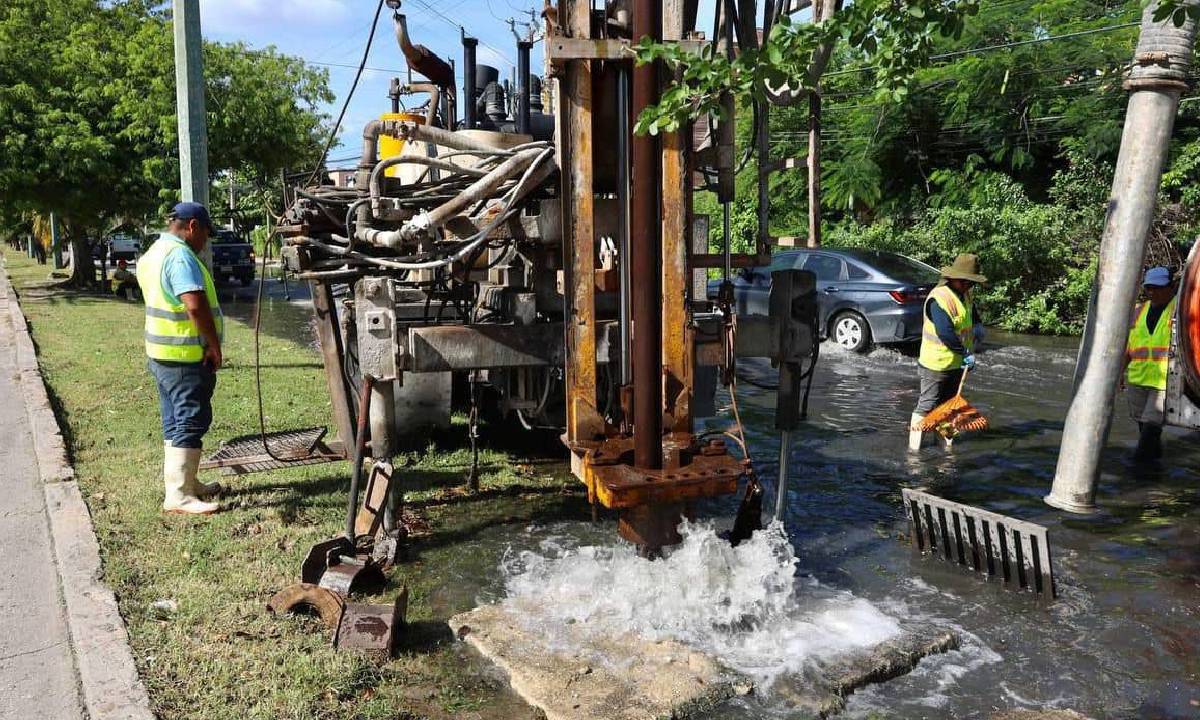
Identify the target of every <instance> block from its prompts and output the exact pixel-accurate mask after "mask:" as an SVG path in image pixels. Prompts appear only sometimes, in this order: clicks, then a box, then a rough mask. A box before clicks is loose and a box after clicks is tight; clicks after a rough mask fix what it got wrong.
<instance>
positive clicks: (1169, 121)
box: [1045, 0, 1197, 513]
mask: <svg viewBox="0 0 1200 720" xmlns="http://www.w3.org/2000/svg"><path fill="white" fill-rule="evenodd" d="M1196 2H1197V0H1186V3H1185V4H1188V5H1192V4H1195V3H1196ZM1157 6H1158V2H1157V0H1156V2H1154V3H1151V4H1150V5H1148V6H1147V7H1146V8H1145V10H1144V11H1143V13H1142V29H1141V37H1140V38H1139V40H1138V45H1137V50H1136V52H1135V53H1134V58H1133V69H1132V70H1131V71H1130V73H1129V77H1128V79H1127V80H1126V81H1125V88H1126V89H1127V90H1128V91H1129V93H1130V95H1129V106H1128V109H1127V110H1126V112H1125V130H1124V133H1123V134H1122V136H1121V150H1120V154H1119V155H1118V157H1117V168H1116V174H1115V175H1114V176H1113V185H1112V193H1111V194H1110V195H1109V201H1108V217H1107V219H1106V221H1105V225H1104V235H1103V237H1102V240H1101V243H1100V268H1099V272H1098V273H1097V276H1096V282H1097V286H1098V287H1097V289H1096V293H1095V297H1096V302H1095V304H1094V305H1093V306H1092V309H1091V313H1092V315H1093V316H1094V317H1089V318H1088V325H1089V326H1090V327H1091V329H1092V332H1091V333H1090V337H1089V338H1088V342H1085V344H1084V347H1083V348H1082V349H1081V351H1080V354H1079V359H1078V363H1079V367H1078V368H1077V369H1076V373H1075V376H1076V378H1078V385H1077V387H1076V389H1075V394H1074V396H1073V397H1072V399H1071V405H1070V408H1069V409H1068V411H1067V419H1066V425H1065V428H1064V430H1063V438H1062V447H1061V448H1060V450H1059V454H1058V468H1057V469H1056V470H1055V473H1054V484H1053V486H1052V487H1051V490H1050V494H1049V495H1047V496H1046V497H1045V501H1046V503H1047V504H1048V505H1051V506H1052V507H1056V508H1059V509H1060V510H1066V511H1068V512H1075V513H1090V512H1095V510H1096V502H1095V501H1096V481H1097V479H1098V478H1099V475H1100V454H1101V452H1102V451H1103V449H1104V445H1105V443H1106V441H1107V440H1108V432H1109V428H1110V426H1111V423H1112V412H1113V404H1114V401H1115V399H1116V394H1117V385H1118V383H1119V381H1120V375H1121V371H1122V368H1123V367H1124V358H1125V342H1126V335H1127V333H1128V332H1129V310H1130V308H1132V307H1133V301H1134V299H1135V298H1136V296H1137V291H1138V276H1139V275H1140V274H1141V270H1142V262H1143V259H1144V256H1145V252H1146V235H1147V234H1148V233H1149V231H1150V223H1151V221H1152V220H1153V219H1154V208H1155V200H1156V198H1157V193H1158V187H1159V183H1160V182H1161V180H1162V168H1163V163H1164V161H1165V160H1166V156H1167V147H1168V145H1169V143H1170V141H1171V132H1172V130H1173V127H1174V122H1175V114H1176V111H1177V109H1178V107H1179V95H1180V93H1182V92H1183V91H1184V90H1186V89H1188V75H1189V71H1190V69H1191V63H1192V45H1193V43H1194V42H1195V39H1196V24H1195V23H1194V22H1193V21H1192V20H1191V19H1190V18H1189V19H1188V20H1187V21H1186V22H1184V23H1183V24H1182V25H1180V26H1178V27H1176V26H1175V24H1174V22H1172V20H1171V19H1170V18H1167V19H1166V20H1164V21H1163V22H1154V19H1153V16H1154V11H1155V9H1156V8H1157Z"/></svg>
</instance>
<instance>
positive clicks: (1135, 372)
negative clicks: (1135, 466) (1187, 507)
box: [1123, 267, 1175, 462]
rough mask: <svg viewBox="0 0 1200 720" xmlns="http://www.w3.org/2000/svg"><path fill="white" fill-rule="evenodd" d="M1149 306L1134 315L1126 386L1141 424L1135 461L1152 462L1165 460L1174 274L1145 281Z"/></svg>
mask: <svg viewBox="0 0 1200 720" xmlns="http://www.w3.org/2000/svg"><path fill="white" fill-rule="evenodd" d="M1142 287H1143V288H1144V289H1145V291H1146V297H1147V298H1148V300H1147V302H1144V303H1142V304H1141V305H1139V306H1138V307H1137V310H1136V311H1135V312H1134V319H1133V325H1132V326H1131V327H1130V328H1129V340H1128V341H1126V343H1125V373H1124V378H1123V385H1124V386H1125V394H1126V396H1127V397H1128V398H1129V412H1130V414H1131V415H1132V416H1133V419H1134V420H1135V421H1137V424H1138V431H1139V432H1138V444H1137V450H1136V451H1135V452H1134V455H1133V457H1134V459H1135V460H1137V461H1139V462H1150V461H1154V460H1158V459H1159V458H1161V457H1162V429H1163V423H1164V420H1165V412H1164V408H1165V407H1166V396H1167V392H1166V391H1167V359H1168V355H1169V353H1170V350H1171V327H1172V325H1173V323H1174V322H1175V286H1174V284H1173V283H1172V282H1171V271H1170V270H1168V269H1167V268H1165V267H1152V268H1150V269H1149V270H1147V271H1146V276H1145V278H1144V279H1143V281H1142Z"/></svg>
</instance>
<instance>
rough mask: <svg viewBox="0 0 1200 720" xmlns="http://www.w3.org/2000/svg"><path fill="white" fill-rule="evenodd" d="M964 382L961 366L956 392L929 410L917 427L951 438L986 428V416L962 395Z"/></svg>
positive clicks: (964, 377) (965, 380)
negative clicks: (960, 375)
mask: <svg viewBox="0 0 1200 720" xmlns="http://www.w3.org/2000/svg"><path fill="white" fill-rule="evenodd" d="M966 383H967V368H963V374H962V379H961V380H959V382H958V393H956V394H955V396H954V397H952V398H950V399H949V400H947V401H946V402H944V403H942V404H941V405H938V406H937V407H935V408H934V409H933V410H932V411H930V413H929V414H928V415H926V416H925V419H924V420H922V421H921V424H920V425H918V426H917V428H918V429H919V430H922V431H925V432H928V431H930V430H933V431H936V432H937V434H939V435H941V436H942V437H944V438H952V437H954V436H956V435H958V434H959V433H963V432H970V431H977V430H987V427H988V421H987V418H985V417H984V416H983V413H981V412H979V410H978V409H976V408H975V406H974V405H972V404H971V403H969V402H967V399H966V398H964V397H963V394H962V391H963V385H965V384H966Z"/></svg>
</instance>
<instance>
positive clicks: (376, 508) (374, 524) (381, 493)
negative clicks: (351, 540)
mask: <svg viewBox="0 0 1200 720" xmlns="http://www.w3.org/2000/svg"><path fill="white" fill-rule="evenodd" d="M391 483H392V468H391V465H390V464H389V463H375V464H374V465H373V466H372V467H371V474H370V475H369V476H367V487H366V489H365V490H364V491H363V500H362V507H360V508H359V509H358V515H357V516H356V517H355V518H354V534H355V535H356V536H357V535H370V536H374V535H375V532H376V531H377V530H378V529H379V525H380V524H381V523H382V522H383V503H384V502H385V501H386V500H387V494H388V489H389V488H390V487H391Z"/></svg>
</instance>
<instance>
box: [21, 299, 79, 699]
mask: <svg viewBox="0 0 1200 720" xmlns="http://www.w3.org/2000/svg"><path fill="white" fill-rule="evenodd" d="M2 292H3V289H0V293H2ZM9 302H11V298H3V297H0V438H3V440H2V441H0V498H3V500H0V548H4V550H3V552H0V718H4V720H8V719H9V718H12V720H17V718H54V719H55V720H58V719H59V718H61V719H62V720H71V719H73V718H83V717H84V714H83V708H82V705H81V700H80V697H79V688H78V682H79V681H78V679H77V676H76V672H75V661H74V658H73V657H72V653H71V646H70V638H69V634H68V632H67V617H66V611H65V608H64V603H63V599H62V596H61V595H60V593H59V585H58V572H57V570H56V566H55V563H54V553H53V550H52V547H53V546H52V545H51V541H50V527H49V524H48V521H47V514H46V497H45V495H44V494H43V492H42V481H41V477H40V474H39V472H38V464H37V453H36V451H35V449H34V442H33V435H32V434H31V433H30V428H29V420H28V417H27V415H26V412H25V402H24V400H22V397H21V380H20V376H21V371H20V368H19V367H18V366H17V344H16V339H15V337H14V335H13V328H12V323H11V322H10V321H9V313H8V303H9Z"/></svg>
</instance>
